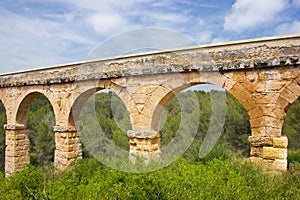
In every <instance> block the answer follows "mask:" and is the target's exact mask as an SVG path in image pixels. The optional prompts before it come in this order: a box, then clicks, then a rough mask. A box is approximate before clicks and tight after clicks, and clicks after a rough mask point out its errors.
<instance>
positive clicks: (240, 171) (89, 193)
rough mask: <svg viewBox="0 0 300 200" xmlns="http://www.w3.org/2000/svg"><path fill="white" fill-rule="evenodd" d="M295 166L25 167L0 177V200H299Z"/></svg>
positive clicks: (89, 163)
mask: <svg viewBox="0 0 300 200" xmlns="http://www.w3.org/2000/svg"><path fill="white" fill-rule="evenodd" d="M296 168H297V165H296V164H294V165H291V169H290V171H288V172H286V173H283V174H277V175H274V174H266V173H262V171H261V170H260V169H258V168H256V167H255V166H252V165H251V164H249V163H248V162H245V161H244V159H234V160H233V159H226V160H219V159H212V160H211V161H208V162H205V163H203V162H195V163H190V162H187V160H185V159H183V158H181V159H179V160H177V161H176V162H175V163H173V164H171V165H170V166H168V167H165V168H163V169H161V170H158V171H155V172H151V173H145V174H133V173H125V172H121V171H117V170H114V169H111V168H109V167H106V166H104V165H102V164H101V163H99V162H98V161H97V160H95V159H92V158H89V159H84V160H81V161H79V162H77V163H76V164H75V165H74V166H73V168H72V169H71V170H69V171H65V172H62V173H55V172H54V170H53V168H52V167H47V168H45V167H44V168H41V167H35V166H28V167H27V168H26V169H24V170H22V171H21V172H19V173H17V174H15V175H14V176H11V177H10V178H7V179H4V178H3V177H2V178H1V179H0V194H1V196H0V199H300V175H299V174H298V173H297V170H296Z"/></svg>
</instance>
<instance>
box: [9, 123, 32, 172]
mask: <svg viewBox="0 0 300 200" xmlns="http://www.w3.org/2000/svg"><path fill="white" fill-rule="evenodd" d="M4 129H5V132H6V141H5V144H6V148H5V176H6V177H8V176H10V175H12V174H14V173H15V172H18V171H20V170H21V169H23V168H24V167H25V166H26V165H27V164H29V163H30V156H29V146H30V141H29V129H26V126H24V125H10V124H6V125H4Z"/></svg>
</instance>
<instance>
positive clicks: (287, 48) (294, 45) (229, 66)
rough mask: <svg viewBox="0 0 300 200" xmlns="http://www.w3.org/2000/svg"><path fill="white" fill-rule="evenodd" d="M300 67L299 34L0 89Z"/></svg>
mask: <svg viewBox="0 0 300 200" xmlns="http://www.w3.org/2000/svg"><path fill="white" fill-rule="evenodd" d="M299 64H300V34H299V35H286V36H278V37H268V38H258V39H250V40H242V41H233V42H226V43H219V44H209V45H202V46H196V47H187V48H181V49H171V50H165V51H157V52H149V53H141V54H135V55H126V56H120V57H114V58H107V59H102V60H93V61H87V62H77V63H71V64H65V65H58V66H53V67H47V68H42V69H33V70H28V71H22V72H14V73H8V74H2V75H0V88H1V87H14V86H21V85H40V84H55V83H63V82H74V81H82V80H91V79H107V78H118V77H127V76H137V75H151V74H164V73H181V72H188V71H223V70H239V69H248V68H258V67H260V68H262V67H274V66H291V65H292V66H293V65H299Z"/></svg>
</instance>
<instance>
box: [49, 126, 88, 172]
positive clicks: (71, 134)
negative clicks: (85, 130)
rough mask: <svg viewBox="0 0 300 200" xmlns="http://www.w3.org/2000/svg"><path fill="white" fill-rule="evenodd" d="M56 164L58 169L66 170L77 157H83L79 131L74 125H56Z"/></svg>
mask: <svg viewBox="0 0 300 200" xmlns="http://www.w3.org/2000/svg"><path fill="white" fill-rule="evenodd" d="M53 130H54V132H55V146H56V149H55V156H54V166H55V168H56V169H57V170H60V171H61V170H65V169H67V168H69V167H70V166H71V163H72V162H73V161H74V160H76V159H81V158H82V148H81V141H80V137H79V133H78V132H77V130H76V129H75V128H73V127H64V126H55V127H54V128H53Z"/></svg>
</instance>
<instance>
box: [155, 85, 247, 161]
mask: <svg viewBox="0 0 300 200" xmlns="http://www.w3.org/2000/svg"><path fill="white" fill-rule="evenodd" d="M192 93H193V94H192ZM213 93H214V94H213ZM222 93H223V94H222ZM224 93H225V95H226V116H225V123H224V126H223V128H222V130H221V135H220V137H219V138H217V143H216V145H215V146H214V147H213V149H212V150H211V152H210V153H209V154H208V155H207V156H206V157H203V158H200V157H199V151H200V150H201V145H203V143H204V140H205V138H206V137H207V135H208V133H209V131H208V130H209V127H210V126H214V123H211V120H213V119H218V116H217V118H214V117H213V116H212V105H213V104H212V101H218V95H224ZM168 95H169V96H168ZM168 95H167V96H166V97H165V98H164V99H163V100H162V101H161V103H160V104H159V106H158V108H157V110H156V112H154V115H158V116H155V118H156V119H158V118H159V120H160V122H153V123H152V125H153V128H157V125H159V128H158V130H160V131H161V143H162V153H164V152H163V151H164V146H166V145H169V144H170V143H172V142H174V141H175V140H178V139H180V137H178V135H177V134H178V131H179V132H180V131H181V130H180V129H181V128H180V121H182V120H183V118H185V117H186V116H185V115H191V116H192V115H195V111H194V110H192V109H193V108H194V107H193V105H192V104H195V102H194V101H193V100H192V95H194V96H195V97H196V100H197V104H198V106H197V109H198V112H199V118H198V119H195V120H198V125H197V127H189V128H185V130H190V129H196V134H195V135H194V140H193V142H192V143H191V145H190V146H189V148H188V149H187V150H186V151H185V152H184V154H183V157H185V158H186V159H188V160H190V161H192V162H198V161H207V160H210V159H212V158H220V159H225V158H228V157H229V156H230V154H231V152H230V151H233V152H235V153H238V154H239V155H244V156H249V154H250V146H249V144H248V137H249V136H250V135H251V128H250V123H249V117H248V114H247V112H246V111H245V109H244V108H243V106H242V105H241V104H240V103H239V102H238V101H237V100H236V99H235V98H234V97H233V96H232V95H230V94H229V93H228V92H225V90H224V89H222V88H221V87H218V86H215V85H211V84H198V85H193V86H190V87H188V88H181V91H179V93H178V94H176V95H175V94H174V93H172V94H168ZM212 95H213V96H212ZM212 97H213V98H212ZM180 99H181V100H180ZM180 107H181V108H180ZM183 112H185V113H184V114H183ZM159 114H161V116H159ZM195 116H196V115H195ZM155 118H154V119H155ZM190 119H194V117H190ZM186 126H189V123H187V124H186ZM210 128H211V130H212V131H214V129H215V130H217V127H210Z"/></svg>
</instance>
